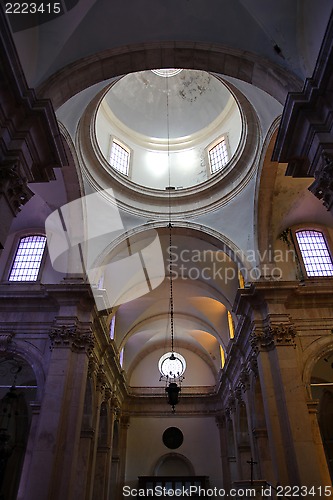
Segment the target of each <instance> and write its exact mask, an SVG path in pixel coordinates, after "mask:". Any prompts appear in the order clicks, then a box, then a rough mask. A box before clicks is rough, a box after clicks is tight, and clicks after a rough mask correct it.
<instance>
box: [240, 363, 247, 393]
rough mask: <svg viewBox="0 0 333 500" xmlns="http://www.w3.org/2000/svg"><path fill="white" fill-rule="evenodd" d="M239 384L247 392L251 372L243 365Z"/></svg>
mask: <svg viewBox="0 0 333 500" xmlns="http://www.w3.org/2000/svg"><path fill="white" fill-rule="evenodd" d="M239 385H240V388H241V390H242V391H244V392H246V391H247V390H248V389H249V388H250V374H249V370H248V368H247V367H246V366H245V365H243V366H242V367H241V371H240V375H239Z"/></svg>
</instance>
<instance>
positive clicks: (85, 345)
mask: <svg viewBox="0 0 333 500" xmlns="http://www.w3.org/2000/svg"><path fill="white" fill-rule="evenodd" d="M49 337H50V340H51V346H50V347H51V350H52V349H54V348H55V347H69V348H70V349H71V350H72V351H74V352H86V353H87V354H89V353H90V352H91V351H92V349H93V348H94V338H93V334H92V331H91V329H90V328H89V327H84V328H82V327H81V328H80V327H79V326H78V325H60V326H55V327H53V328H52V330H51V332H50V334H49Z"/></svg>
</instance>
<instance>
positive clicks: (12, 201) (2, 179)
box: [0, 162, 34, 215]
mask: <svg viewBox="0 0 333 500" xmlns="http://www.w3.org/2000/svg"><path fill="white" fill-rule="evenodd" d="M1 194H2V195H3V196H4V197H5V198H6V200H7V203H8V205H9V207H10V209H11V211H12V213H13V215H17V214H18V212H19V211H20V207H21V206H22V205H25V204H26V203H27V202H28V201H29V200H30V198H31V197H32V196H33V194H34V193H33V192H32V191H31V189H29V187H28V185H27V179H26V178H25V177H23V176H21V174H20V169H19V167H18V165H17V164H16V163H15V162H13V163H7V164H5V165H3V166H2V167H1V168H0V195H1Z"/></svg>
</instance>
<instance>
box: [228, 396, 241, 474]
mask: <svg viewBox="0 0 333 500" xmlns="http://www.w3.org/2000/svg"><path fill="white" fill-rule="evenodd" d="M226 412H227V415H228V417H229V420H230V422H231V428H232V443H231V442H230V445H229V446H233V450H234V457H235V458H234V461H233V464H232V463H231V461H230V458H231V457H230V455H229V464H230V472H231V480H232V481H235V480H238V479H241V474H242V470H241V464H240V457H239V450H238V443H237V425H236V418H235V413H236V398H235V395H234V393H233V391H232V390H230V394H229V397H228V402H227V407H226Z"/></svg>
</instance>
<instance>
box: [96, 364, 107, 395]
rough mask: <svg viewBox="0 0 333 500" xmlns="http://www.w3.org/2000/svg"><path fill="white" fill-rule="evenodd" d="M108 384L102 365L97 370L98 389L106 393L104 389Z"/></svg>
mask: <svg viewBox="0 0 333 500" xmlns="http://www.w3.org/2000/svg"><path fill="white" fill-rule="evenodd" d="M106 384H107V379H106V375H105V372H104V370H103V368H102V367H100V368H99V370H98V372H97V377H96V390H97V391H98V392H100V393H101V394H103V393H104V389H105V387H106Z"/></svg>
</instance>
